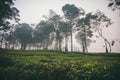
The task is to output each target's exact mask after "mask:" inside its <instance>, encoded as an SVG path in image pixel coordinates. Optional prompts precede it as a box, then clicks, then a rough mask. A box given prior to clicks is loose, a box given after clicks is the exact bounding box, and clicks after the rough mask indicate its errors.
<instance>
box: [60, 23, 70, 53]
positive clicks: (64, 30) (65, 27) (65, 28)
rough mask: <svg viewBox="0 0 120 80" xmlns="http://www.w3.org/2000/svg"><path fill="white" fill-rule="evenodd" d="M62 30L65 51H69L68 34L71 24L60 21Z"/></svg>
mask: <svg viewBox="0 0 120 80" xmlns="http://www.w3.org/2000/svg"><path fill="white" fill-rule="evenodd" d="M60 31H61V32H62V33H63V36H64V38H65V51H68V35H70V26H69V23H68V22H65V21H61V22H60Z"/></svg>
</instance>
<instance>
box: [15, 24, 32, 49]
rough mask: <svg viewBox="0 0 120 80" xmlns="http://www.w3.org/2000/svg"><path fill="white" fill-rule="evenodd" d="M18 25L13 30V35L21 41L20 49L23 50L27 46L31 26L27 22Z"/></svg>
mask: <svg viewBox="0 0 120 80" xmlns="http://www.w3.org/2000/svg"><path fill="white" fill-rule="evenodd" d="M17 26H18V27H17V28H16V29H15V31H14V35H15V37H16V39H17V41H18V42H20V43H21V49H22V50H24V49H26V47H27V44H28V43H29V42H30V40H31V38H32V30H33V29H32V28H31V27H30V25H29V24H26V23H22V24H19V25H17Z"/></svg>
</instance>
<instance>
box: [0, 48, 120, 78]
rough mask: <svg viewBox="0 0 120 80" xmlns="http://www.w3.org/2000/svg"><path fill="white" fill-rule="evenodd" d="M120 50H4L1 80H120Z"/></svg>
mask: <svg viewBox="0 0 120 80" xmlns="http://www.w3.org/2000/svg"><path fill="white" fill-rule="evenodd" d="M119 72H120V54H115V53H110V54H101V53H78V52H74V53H71V52H59V51H34V50H32V51H25V50H23V51H22V50H0V80H120V74H119Z"/></svg>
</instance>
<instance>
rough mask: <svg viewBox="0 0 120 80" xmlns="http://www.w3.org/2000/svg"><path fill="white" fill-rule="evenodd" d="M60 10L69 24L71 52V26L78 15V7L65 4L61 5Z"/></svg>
mask: <svg viewBox="0 0 120 80" xmlns="http://www.w3.org/2000/svg"><path fill="white" fill-rule="evenodd" d="M62 11H63V13H64V16H65V18H66V19H67V20H68V21H69V24H70V29H71V31H70V33H71V52H72V51H73V39H72V35H73V31H72V30H73V26H74V22H75V19H76V18H78V16H79V15H80V11H81V10H80V9H78V8H77V7H76V6H75V5H74V4H72V5H71V4H66V5H64V6H63V7H62Z"/></svg>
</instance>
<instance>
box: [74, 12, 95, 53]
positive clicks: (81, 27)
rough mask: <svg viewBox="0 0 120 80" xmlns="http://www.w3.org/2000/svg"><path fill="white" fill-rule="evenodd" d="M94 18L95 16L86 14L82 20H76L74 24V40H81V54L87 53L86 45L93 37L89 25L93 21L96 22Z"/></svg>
mask: <svg viewBox="0 0 120 80" xmlns="http://www.w3.org/2000/svg"><path fill="white" fill-rule="evenodd" d="M96 18H97V16H96V15H94V14H92V13H88V14H86V15H85V16H84V17H83V18H80V19H78V22H77V24H76V28H77V31H78V34H77V36H76V39H78V40H81V43H82V48H83V52H88V49H87V46H88V45H87V43H89V42H90V39H89V38H90V37H92V36H93V34H92V33H93V32H92V30H91V24H92V22H93V21H95V20H96ZM87 41H88V42H87Z"/></svg>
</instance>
